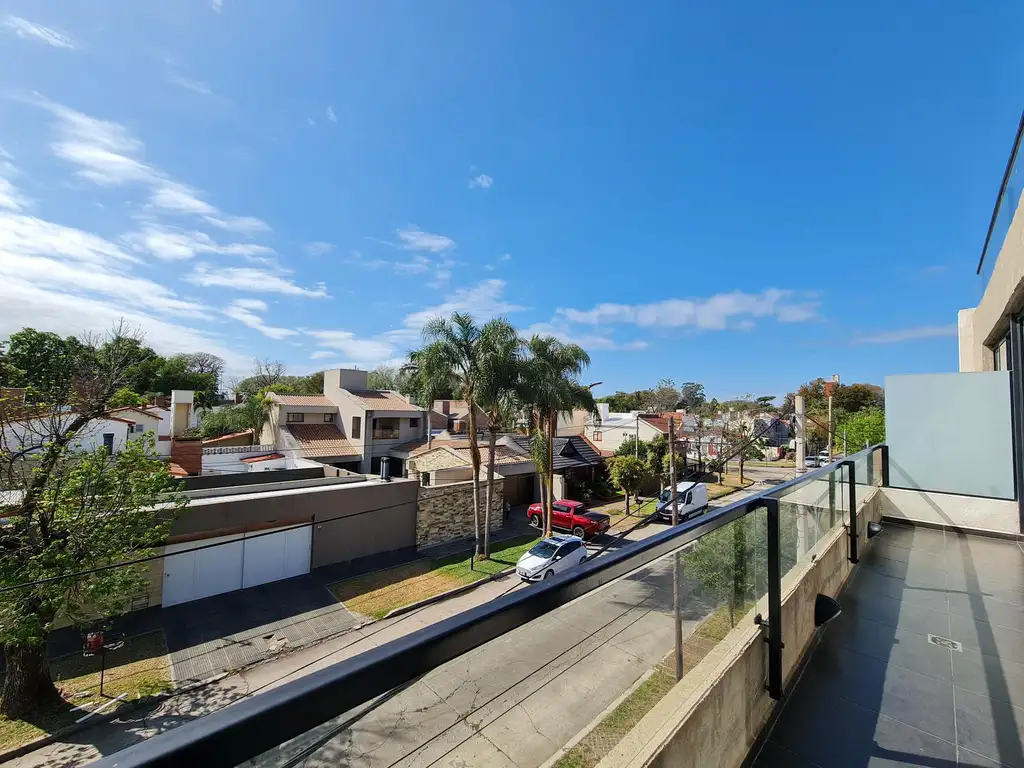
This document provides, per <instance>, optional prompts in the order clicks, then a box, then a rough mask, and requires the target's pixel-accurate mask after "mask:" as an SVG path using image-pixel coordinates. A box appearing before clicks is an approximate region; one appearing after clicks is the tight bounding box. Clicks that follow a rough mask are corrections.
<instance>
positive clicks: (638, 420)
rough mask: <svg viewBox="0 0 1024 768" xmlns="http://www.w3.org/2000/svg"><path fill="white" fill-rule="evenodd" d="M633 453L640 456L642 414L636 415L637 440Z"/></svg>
mask: <svg viewBox="0 0 1024 768" xmlns="http://www.w3.org/2000/svg"><path fill="white" fill-rule="evenodd" d="M633 455H634V456H635V457H636V458H638V459H639V458H640V414H639V413H637V415H636V440H635V441H634V443H633Z"/></svg>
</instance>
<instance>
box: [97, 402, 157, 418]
mask: <svg viewBox="0 0 1024 768" xmlns="http://www.w3.org/2000/svg"><path fill="white" fill-rule="evenodd" d="M121 411H135V412H136V413H141V414H142V415H144V416H149V417H150V418H151V419H160V420H161V421H163V418H164V417H163V416H161V415H160V414H159V413H151V412H150V411H147V410H146V409H145V408H136V407H135V406H134V405H125V406H122V407H120V408H114V409H113V410H112V411H110V413H120V412H121Z"/></svg>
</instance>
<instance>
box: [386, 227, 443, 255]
mask: <svg viewBox="0 0 1024 768" xmlns="http://www.w3.org/2000/svg"><path fill="white" fill-rule="evenodd" d="M395 234H396V235H398V239H399V240H400V241H401V246H402V247H403V248H405V249H406V250H407V251H429V252H431V253H440V252H442V251H447V250H449V249H451V248H454V247H455V241H454V240H452V239H451V238H450V237H446V236H445V235H437V234H434V233H432V232H424V231H423V230H422V229H420V228H419V227H416V226H410V227H406V228H405V229H399V230H396V231H395Z"/></svg>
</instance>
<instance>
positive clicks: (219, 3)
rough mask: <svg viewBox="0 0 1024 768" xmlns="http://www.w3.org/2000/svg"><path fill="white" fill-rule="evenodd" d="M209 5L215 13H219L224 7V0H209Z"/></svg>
mask: <svg viewBox="0 0 1024 768" xmlns="http://www.w3.org/2000/svg"><path fill="white" fill-rule="evenodd" d="M210 7H211V8H213V10H214V11H215V12H217V13H220V11H221V9H222V8H223V7H224V0H210Z"/></svg>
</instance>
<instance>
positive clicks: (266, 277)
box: [184, 263, 328, 299]
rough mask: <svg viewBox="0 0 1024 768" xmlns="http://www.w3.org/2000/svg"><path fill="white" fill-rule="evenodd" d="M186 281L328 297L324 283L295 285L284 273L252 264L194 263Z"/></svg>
mask: <svg viewBox="0 0 1024 768" xmlns="http://www.w3.org/2000/svg"><path fill="white" fill-rule="evenodd" d="M184 279H185V280H187V281H188V282H190V283H194V284H195V285H201V286H204V287H206V288H210V287H214V288H232V289H234V290H236V291H251V292H252V293H280V294H283V295H285V296H304V297H306V298H310V299H325V298H328V294H327V286H326V285H324V284H323V283H317V285H316V286H315V287H313V288H303V287H302V286H300V285H296V284H295V283H294V282H292V281H291V280H290V279H288V278H287V277H286V276H284V275H281V274H277V273H275V272H270V271H268V270H264V269H255V268H252V267H214V266H212V265H210V264H204V263H199V264H196V266H195V269H194V270H193V271H192V272H191V273H190V274H189V275H186V276H185V278H184Z"/></svg>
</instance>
